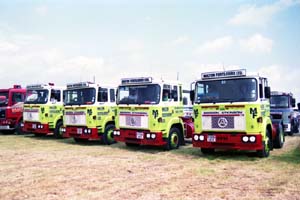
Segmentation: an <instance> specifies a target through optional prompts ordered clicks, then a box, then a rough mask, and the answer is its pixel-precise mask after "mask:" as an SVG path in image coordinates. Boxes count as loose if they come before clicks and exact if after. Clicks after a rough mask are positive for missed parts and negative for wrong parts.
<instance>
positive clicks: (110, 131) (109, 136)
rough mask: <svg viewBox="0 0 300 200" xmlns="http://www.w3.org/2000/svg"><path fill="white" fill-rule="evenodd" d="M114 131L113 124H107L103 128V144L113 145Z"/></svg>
mask: <svg viewBox="0 0 300 200" xmlns="http://www.w3.org/2000/svg"><path fill="white" fill-rule="evenodd" d="M114 129H115V125H113V124H108V125H107V126H106V128H105V131H104V134H103V143H104V144H107V145H110V144H113V143H115V140H114Z"/></svg>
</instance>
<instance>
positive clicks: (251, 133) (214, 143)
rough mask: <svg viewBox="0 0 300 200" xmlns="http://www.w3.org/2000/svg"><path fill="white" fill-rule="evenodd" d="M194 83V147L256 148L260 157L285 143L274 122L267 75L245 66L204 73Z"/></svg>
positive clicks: (203, 149)
mask: <svg viewBox="0 0 300 200" xmlns="http://www.w3.org/2000/svg"><path fill="white" fill-rule="evenodd" d="M194 84H195V85H194V86H195V90H194V91H193V92H191V96H192V100H193V101H194V106H193V110H194V118H195V119H194V126H195V132H194V134H193V146H194V147H200V148H201V151H202V152H203V153H212V152H214V150H215V149H235V150H255V151H256V152H257V154H258V155H259V156H260V157H267V156H269V152H270V150H272V149H273V146H274V147H278V148H281V147H282V145H283V141H284V138H283V137H284V134H283V131H282V127H280V126H279V127H275V126H272V121H271V118H270V102H269V98H270V87H269V86H268V81H267V79H266V78H264V77H260V76H258V75H253V76H250V75H246V70H244V69H242V70H231V71H221V72H207V73H203V74H202V77H201V79H200V80H197V81H196V82H195V83H194Z"/></svg>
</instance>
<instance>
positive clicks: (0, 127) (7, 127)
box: [0, 125, 9, 129]
mask: <svg viewBox="0 0 300 200" xmlns="http://www.w3.org/2000/svg"><path fill="white" fill-rule="evenodd" d="M0 129H9V126H8V125H7V126H0Z"/></svg>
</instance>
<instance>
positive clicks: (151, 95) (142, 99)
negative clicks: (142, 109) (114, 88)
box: [117, 84, 160, 104]
mask: <svg viewBox="0 0 300 200" xmlns="http://www.w3.org/2000/svg"><path fill="white" fill-rule="evenodd" d="M159 99H160V86H159V85H156V84H151V85H150V84H149V85H130V86H119V93H118V100H117V103H118V104H158V103H159Z"/></svg>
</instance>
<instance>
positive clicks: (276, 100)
mask: <svg viewBox="0 0 300 200" xmlns="http://www.w3.org/2000/svg"><path fill="white" fill-rule="evenodd" d="M270 102H271V108H288V107H289V97H288V96H283V95H278V96H277V95H276V96H271V99H270Z"/></svg>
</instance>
